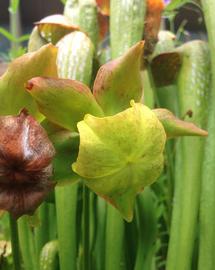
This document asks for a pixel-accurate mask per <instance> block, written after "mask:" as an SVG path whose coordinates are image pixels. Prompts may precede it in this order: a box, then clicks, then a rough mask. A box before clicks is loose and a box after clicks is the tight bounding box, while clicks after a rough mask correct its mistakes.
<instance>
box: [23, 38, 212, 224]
mask: <svg viewBox="0 0 215 270" xmlns="http://www.w3.org/2000/svg"><path fill="white" fill-rule="evenodd" d="M143 50H144V42H142V41H141V42H138V43H137V44H135V45H134V46H133V47H131V48H130V49H129V50H128V51H127V52H126V53H125V54H124V55H122V56H121V57H119V58H117V59H114V60H112V61H110V62H108V63H107V64H105V65H103V66H102V67H101V68H100V69H99V71H98V73H97V76H96V79H95V82H94V85H93V92H91V91H90V89H89V88H88V87H87V86H86V85H84V84H83V83H80V82H77V81H75V80H70V79H59V78H47V77H35V78H32V79H31V80H29V81H28V82H27V83H26V90H27V92H28V93H29V94H30V95H31V96H32V98H33V99H34V100H35V101H36V103H37V105H38V109H39V111H40V112H41V113H42V114H43V115H45V117H46V118H47V119H48V120H49V121H51V122H52V123H54V124H57V125H58V126H61V127H62V128H64V129H67V130H70V132H77V131H78V133H79V136H80V144H79V149H78V153H77V158H76V161H75V162H73V164H72V169H73V171H74V172H75V173H76V174H77V175H79V176H80V178H81V179H82V180H83V182H84V184H86V185H87V186H88V187H89V188H90V189H91V190H93V191H94V192H95V193H96V194H98V195H99V196H101V197H102V198H104V199H105V200H106V201H108V202H109V203H111V204H112V205H113V206H114V207H116V208H117V209H118V210H119V212H120V213H121V215H122V216H123V218H124V219H126V220H127V221H131V220H132V218H133V206H134V201H135V197H136V195H137V194H138V193H140V192H141V191H143V190H144V188H145V187H146V186H148V185H150V184H152V183H153V182H154V181H155V180H156V179H157V178H158V176H159V175H160V173H161V171H162V168H163V150H164V146H165V142H166V139H168V138H171V137H177V136H184V135H192V136H206V135H207V132H205V131H203V130H201V129H199V128H197V127H196V126H195V125H192V124H189V123H186V122H185V121H182V120H179V119H178V118H177V117H175V116H174V115H173V114H172V113H171V112H169V111H168V110H162V109H159V110H150V109H149V108H147V107H146V106H145V105H143V104H142V97H143V88H142V84H141V74H140V65H141V59H142V55H143ZM131 100H132V101H131ZM56 104H58V105H57V106H56Z"/></svg>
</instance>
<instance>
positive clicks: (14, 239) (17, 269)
mask: <svg viewBox="0 0 215 270" xmlns="http://www.w3.org/2000/svg"><path fill="white" fill-rule="evenodd" d="M10 232H11V245H12V255H13V264H14V270H21V259H20V249H19V236H18V227H17V221H16V220H15V219H14V218H13V217H12V216H11V215H10Z"/></svg>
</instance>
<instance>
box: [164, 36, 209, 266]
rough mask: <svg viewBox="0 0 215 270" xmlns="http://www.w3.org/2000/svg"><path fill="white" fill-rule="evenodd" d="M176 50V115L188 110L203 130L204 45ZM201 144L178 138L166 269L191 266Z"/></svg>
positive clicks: (206, 59)
mask: <svg viewBox="0 0 215 270" xmlns="http://www.w3.org/2000/svg"><path fill="white" fill-rule="evenodd" d="M180 50H181V52H182V54H181V55H182V66H181V70H180V73H179V75H178V80H177V83H178V84H177V85H178V101H179V112H180V115H181V117H183V116H186V114H187V112H188V111H192V115H191V116H190V118H188V117H187V119H186V120H187V121H191V122H194V123H195V124H197V125H198V126H200V127H202V128H205V126H206V122H207V113H206V111H207V106H208V92H209V81H210V78H209V75H208V73H209V71H210V64H209V57H208V52H209V51H208V46H207V44H206V43H204V42H201V41H192V42H189V43H186V44H184V45H183V46H181V47H180ZM204 143H205V139H204V138H199V137H190V138H189V137H185V138H182V139H180V142H179V146H178V149H177V152H176V170H177V173H176V181H175V185H174V187H175V190H174V200H173V213H172V221H171V231H170V241H169V247H168V258H167V270H172V269H174V270H181V269H183V270H190V269H191V267H192V258H193V252H194V246H195V239H196V232H197V222H198V211H199V203H200V190H201V172H202V162H203V150H204ZM178 258H180V264H179V263H178ZM202 269H203V268H202Z"/></svg>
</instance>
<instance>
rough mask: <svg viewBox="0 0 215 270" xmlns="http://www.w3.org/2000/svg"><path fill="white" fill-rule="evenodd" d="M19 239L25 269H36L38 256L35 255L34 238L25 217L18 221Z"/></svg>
mask: <svg viewBox="0 0 215 270" xmlns="http://www.w3.org/2000/svg"><path fill="white" fill-rule="evenodd" d="M18 229H19V240H20V243H21V246H20V249H21V252H22V258H23V263H24V267H25V269H31V270H37V269H38V260H37V259H38V258H37V256H35V254H36V248H35V241H34V240H35V239H34V235H33V231H32V230H31V228H30V227H29V225H28V222H27V220H26V217H21V218H20V219H19V221H18Z"/></svg>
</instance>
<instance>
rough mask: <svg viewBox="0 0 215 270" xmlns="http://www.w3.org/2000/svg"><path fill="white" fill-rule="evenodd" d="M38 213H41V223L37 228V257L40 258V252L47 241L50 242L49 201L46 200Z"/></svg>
mask: <svg viewBox="0 0 215 270" xmlns="http://www.w3.org/2000/svg"><path fill="white" fill-rule="evenodd" d="M38 213H39V219H40V225H39V226H38V227H36V228H35V237H36V251H37V259H39V256H40V252H41V250H42V248H43V246H44V245H45V244H46V243H47V242H49V218H48V215H49V209H48V203H46V202H44V203H43V204H42V205H41V206H40V208H39V210H38Z"/></svg>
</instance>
